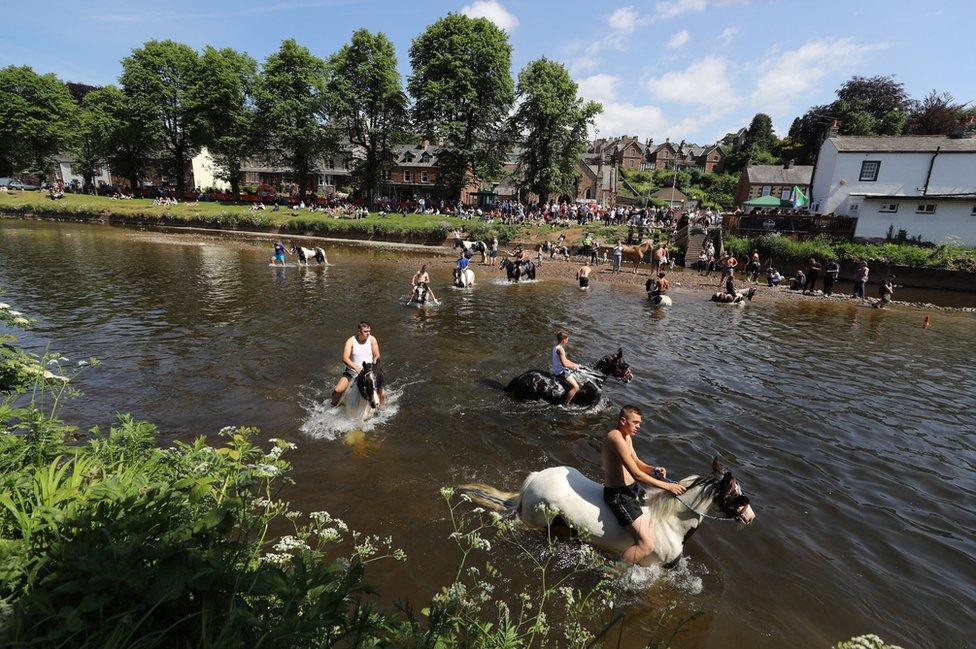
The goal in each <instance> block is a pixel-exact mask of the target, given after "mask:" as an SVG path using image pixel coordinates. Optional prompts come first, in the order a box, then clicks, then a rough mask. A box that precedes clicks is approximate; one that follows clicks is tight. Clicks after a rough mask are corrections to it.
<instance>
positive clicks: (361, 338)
mask: <svg viewBox="0 0 976 649" xmlns="http://www.w3.org/2000/svg"><path fill="white" fill-rule="evenodd" d="M372 331H373V328H372V326H370V324H369V322H367V321H366V320H362V321H360V323H359V328H358V330H357V331H356V335H355V336H350V337H349V339H348V340H346V344H345V346H344V347H343V348H342V362H343V364H344V365H345V366H346V368H345V370H343V372H342V376H340V377H339V381H338V382H337V383H336V384H335V387H334V388H332V407H333V408H334V407H336V406H338V405H339V402H340V401H342V395H343V394H345V392H346V389H348V388H349V383H350V382H351V381H355V380H356V377H357V376H358V375H359V372H361V371H362V369H363V363H372V364H373V365H375V364H377V363H379V362H380V345H379V343H378V342H376V338H374V337H373V334H372ZM376 391H377V392H378V393H379V397H380V405H381V406H382V405H383V404H385V403H386V387H385V386H383V385H382V384H379V385H377V386H376Z"/></svg>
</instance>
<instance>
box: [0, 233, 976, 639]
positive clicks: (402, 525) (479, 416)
mask: <svg viewBox="0 0 976 649" xmlns="http://www.w3.org/2000/svg"><path fill="white" fill-rule="evenodd" d="M269 254H270V253H269V251H268V250H265V249H262V248H257V247H255V246H249V245H243V244H238V243H230V242H223V241H220V240H217V239H214V238H200V239H191V238H188V237H172V236H167V235H160V234H154V233H149V232H140V231H135V230H124V229H115V228H109V227H101V226H90V225H67V224H50V223H28V222H19V221H2V222H0V294H2V297H3V300H4V301H7V302H10V303H12V304H15V305H16V308H19V309H21V310H22V311H25V312H28V313H31V314H36V315H37V317H38V319H39V324H38V326H37V327H36V328H35V329H34V330H32V331H31V332H29V333H27V334H25V335H23V337H22V338H23V340H24V341H25V342H26V343H27V345H28V346H29V347H30V348H31V349H33V350H35V351H42V350H43V349H44V348H45V346H47V345H50V347H51V348H52V349H56V350H58V351H60V352H61V353H63V354H64V355H65V356H67V357H69V358H71V359H78V358H83V357H88V356H97V357H99V358H100V359H101V360H102V364H101V365H100V366H98V367H96V368H93V369H92V370H90V371H88V372H86V373H84V374H83V375H82V376H81V377H80V378H79V380H78V384H79V387H80V388H81V389H82V390H83V391H84V393H85V397H84V398H83V399H77V400H74V401H71V402H69V403H68V404H66V406H65V410H64V413H63V415H64V417H65V418H66V419H67V420H68V421H70V422H72V423H74V424H77V425H79V426H81V427H89V426H93V425H96V424H98V425H102V426H104V425H106V424H108V423H110V422H111V420H112V417H113V414H114V413H116V412H131V413H133V414H134V415H135V416H137V417H139V418H145V419H149V420H152V421H154V422H156V423H158V424H159V426H160V428H161V430H162V431H163V433H164V435H165V439H164V440H163V441H164V442H165V441H166V439H172V438H180V439H189V438H192V437H193V436H196V435H201V434H202V435H212V434H213V433H215V432H216V431H217V430H219V429H220V428H221V427H223V426H225V425H232V424H234V425H237V424H240V425H243V424H247V425H253V426H259V427H260V428H261V429H262V430H263V434H264V435H266V436H267V437H282V438H285V439H288V440H291V441H293V442H295V443H297V444H298V445H299V450H298V451H297V452H295V453H294V454H293V456H292V458H291V459H292V460H293V462H294V464H295V469H294V473H293V477H294V479H295V481H296V484H295V485H294V487H292V488H290V489H289V491H288V493H287V497H288V498H289V499H291V501H292V502H293V503H295V504H296V505H297V506H299V507H301V508H302V509H305V510H306V511H312V510H319V509H328V510H330V511H331V512H333V513H335V514H337V515H339V516H342V517H343V518H345V519H346V520H347V521H348V522H349V523H350V524H351V525H352V526H353V527H355V528H358V529H360V530H363V531H366V532H370V533H379V534H383V535H387V534H391V535H393V537H394V539H395V541H396V543H397V544H398V545H399V546H400V547H403V548H404V549H405V550H406V551H407V553H408V555H409V556H410V560H409V561H408V562H407V563H406V564H405V565H402V564H401V565H396V566H392V565H387V566H378V567H377V568H376V570H374V571H373V572H372V573H371V574H372V579H373V581H374V583H377V584H379V586H380V589H381V593H382V596H383V597H385V598H386V599H387V600H388V601H392V600H393V599H394V598H395V597H399V596H406V597H409V598H410V599H411V600H413V601H415V602H422V601H426V599H427V598H429V597H430V595H431V594H432V593H433V592H434V591H435V589H436V588H438V587H439V585H440V584H443V583H446V582H447V581H448V580H449V579H450V577H451V574H452V567H453V565H454V558H455V555H454V552H453V550H452V546H451V544H450V543H449V542H448V541H447V539H446V537H447V535H448V533H449V531H450V527H449V522H448V520H447V518H446V509H445V507H444V506H443V504H442V502H441V501H440V499H439V496H438V488H439V487H440V486H442V485H455V484H459V483H462V482H469V481H482V482H487V483H490V484H493V485H495V486H498V487H500V488H505V489H512V490H514V489H517V487H518V485H519V484H520V483H521V481H522V479H523V478H524V476H525V474H526V473H527V472H529V471H532V470H536V469H540V468H543V467H546V466H552V465H559V464H568V465H573V466H576V467H578V468H580V469H581V470H582V471H583V472H584V473H586V474H588V475H590V476H591V477H594V478H596V479H599V472H600V469H599V447H600V439H601V435H602V434H603V433H604V432H605V431H606V429H607V427H608V426H609V425H610V424H612V423H613V417H612V413H613V412H614V410H613V409H612V408H613V407H616V406H619V405H620V404H622V403H625V402H633V403H637V404H639V405H640V406H641V407H643V408H644V410H645V415H646V416H645V422H646V423H645V426H644V428H643V430H642V431H641V434H640V437H639V439H638V440H637V448H638V452H639V453H640V454H641V455H642V456H644V457H645V458H647V459H649V460H651V461H653V462H657V463H662V464H665V465H666V466H667V467H668V468H669V469H670V471H671V472H672V474H676V475H683V474H688V473H699V472H702V471H705V470H706V469H707V467H708V466H709V463H710V461H711V458H712V456H713V455H715V454H716V453H720V454H721V455H722V456H723V457H724V458H725V460H726V462H727V464H728V465H729V466H730V467H731V468H732V469H733V470H734V471H735V473H736V475H737V477H738V478H739V481H740V483H741V484H742V486H743V488H744V490H745V492H746V493H747V494H748V495H749V496H750V497H751V498H752V502H753V506H754V508H755V509H756V512H757V514H758V518H757V521H756V522H755V524H753V525H752V526H750V527H748V528H745V529H740V528H739V527H738V526H736V525H733V524H727V523H718V522H711V521H706V523H705V525H704V526H703V528H702V530H701V531H700V532H699V533H698V534H697V535H696V536H695V537H694V539H693V540H692V541H691V542H690V543H689V545H688V547H687V549H686V555H687V558H686V559H685V560H683V561H682V562H681V563H680V564H679V565H678V566H677V567H675V568H674V569H670V570H651V571H643V572H639V573H633V574H629V575H625V576H624V577H622V578H621V580H620V581H619V582H618V586H619V587H620V588H621V590H624V589H625V587H626V588H627V589H629V590H630V591H631V592H632V594H631V595H630V596H627V597H626V598H625V599H629V601H631V604H630V605H629V606H630V610H631V614H630V616H629V617H628V622H627V626H626V628H625V632H624V638H625V644H627V645H631V646H636V645H640V644H641V641H642V640H643V639H644V638H645V636H646V633H645V632H644V631H642V629H641V627H642V625H644V624H647V623H648V622H650V621H651V620H653V619H654V615H655V612H656V611H657V610H658V608H659V607H660V606H661V605H663V604H664V603H666V602H669V601H671V600H676V601H677V602H678V603H679V608H678V614H679V615H683V614H688V613H690V612H692V611H694V610H703V611H705V615H703V616H702V617H700V618H698V619H697V620H695V621H694V622H693V623H692V624H691V625H689V627H688V629H687V631H686V632H685V633H683V634H681V635H680V636H679V637H678V640H677V643H678V646H687V647H698V646H707V647H743V648H746V647H749V648H753V647H784V646H796V647H814V646H816V647H826V646H831V644H832V643H833V642H835V641H837V640H839V639H843V638H846V637H849V636H851V635H854V634H860V633H866V632H879V633H881V634H882V635H883V636H884V637H885V638H886V639H888V640H889V641H892V642H897V643H902V644H904V645H906V646H911V647H963V646H972V645H971V642H972V633H973V631H974V630H976V626H974V618H973V611H976V594H974V593H976V560H974V559H976V542H974V540H973V534H974V531H976V530H974V527H976V525H974V523H976V519H974V515H973V511H974V505H976V499H974V495H976V479H974V475H976V474H974V469H976V453H974V447H976V444H974V435H973V426H974V422H976V397H974V392H973V386H974V380H976V343H974V334H976V317H974V316H973V315H972V314H962V313H934V314H933V315H932V324H931V326H930V327H929V328H928V329H924V328H923V327H922V326H921V325H922V318H923V312H921V311H918V310H912V309H898V308H893V309H891V310H888V311H878V310H874V309H870V308H864V307H859V306H854V305H851V304H836V303H825V302H822V301H809V302H801V303H788V302H779V303H769V302H765V303H764V302H763V301H761V300H759V301H757V302H754V303H752V304H750V305H748V306H747V307H745V308H735V307H727V306H720V305H714V304H711V303H707V302H705V301H704V300H703V299H702V296H701V295H700V294H695V293H683V292H681V291H680V290H678V291H676V292H675V293H674V301H675V305H674V306H673V307H672V308H671V309H669V310H667V311H656V310H654V309H652V308H650V307H649V306H648V305H647V304H646V300H645V299H644V298H643V295H642V293H641V292H640V291H636V290H634V289H632V288H612V287H610V286H609V285H607V284H603V283H599V282H597V283H596V284H595V285H594V287H593V289H592V290H591V291H590V292H589V293H581V292H580V291H578V290H577V289H576V288H574V287H573V286H571V285H568V284H564V283H558V282H537V283H534V284H531V285H525V286H507V285H505V284H504V283H502V282H498V281H495V280H497V279H498V275H497V274H493V273H490V272H489V271H486V270H484V269H482V268H480V267H475V272H476V273H477V275H478V278H477V285H476V287H475V288H474V290H471V291H452V290H450V289H448V288H447V285H448V284H449V278H450V276H449V266H448V265H447V263H446V262H445V263H444V264H442V265H438V266H437V267H436V268H434V272H433V276H434V288H435V290H436V291H437V293H438V297H440V298H441V299H442V304H441V305H440V306H439V307H438V308H435V309H411V308H406V307H404V306H403V304H402V301H403V299H404V298H405V297H406V294H407V293H408V287H409V279H410V276H411V274H412V273H413V272H414V270H415V266H416V260H415V258H411V257H410V256H408V255H403V254H396V253H391V252H386V251H379V252H369V251H363V250H356V249H342V248H335V249H330V250H329V260H330V262H331V263H332V264H333V265H332V266H330V267H328V268H325V269H301V268H296V267H289V268H285V269H275V268H269V267H268V260H269ZM496 272H497V271H496ZM360 318H367V319H369V320H371V321H372V322H373V327H374V331H375V333H376V335H377V337H378V340H379V342H380V344H381V347H382V352H383V363H384V365H385V368H386V375H387V378H388V380H389V381H390V385H391V396H392V401H393V407H391V408H390V409H389V410H388V412H387V413H386V414H385V415H383V417H382V418H380V419H378V420H376V421H374V422H372V424H371V426H369V427H368V430H366V431H365V432H362V431H359V430H355V428H356V427H354V426H350V425H348V422H343V421H338V420H337V419H336V417H335V416H334V415H333V414H331V413H330V412H328V409H327V408H325V407H324V406H323V403H324V401H325V399H326V398H327V395H328V391H329V389H330V388H331V385H332V383H333V382H334V381H335V379H336V378H337V377H338V375H339V373H340V371H341V367H340V363H339V352H340V350H341V347H342V344H343V341H344V340H345V339H346V337H348V336H349V335H351V334H352V333H353V332H354V328H355V324H356V322H357V321H358V320H359V319H360ZM557 327H565V328H567V329H568V330H569V331H571V332H572V333H573V337H572V340H571V345H570V348H569V352H570V355H571V356H572V357H574V358H578V359H580V360H583V361H585V362H590V363H592V362H594V361H595V360H596V359H598V358H599V357H600V356H602V355H604V354H606V353H608V352H610V351H612V350H615V349H616V348H617V347H618V346H619V347H622V348H623V349H624V350H625V353H626V355H627V357H628V359H629V360H630V362H631V364H632V365H633V367H634V370H635V376H636V378H635V380H634V381H633V382H632V383H630V384H629V385H626V386H625V385H621V384H619V383H611V384H609V387H608V390H607V396H608V398H609V401H610V403H611V404H612V406H611V407H610V408H607V409H605V410H604V411H602V412H593V413H579V412H566V411H562V410H559V409H552V408H543V407H539V406H531V405H520V404H517V403H515V402H513V401H512V400H511V399H510V398H509V397H507V396H506V395H505V394H504V393H502V392H500V391H499V390H498V389H497V384H498V383H505V382H507V381H508V379H509V378H511V377H512V376H514V375H515V374H516V373H518V372H521V371H523V370H525V369H528V368H531V367H545V365H546V363H547V361H548V350H549V348H550V345H551V338H552V334H553V331H554V330H555V329H556V328H557ZM527 537H528V538H529V540H530V541H532V542H535V543H539V544H540V545H541V537H540V538H535V537H533V536H532V535H531V534H530V535H527ZM561 547H563V548H564V551H565V552H566V553H567V555H568V556H569V555H571V554H572V545H571V544H570V545H566V546H561ZM494 552H495V557H494V558H495V559H496V560H497V561H498V563H499V564H503V565H504V564H506V563H511V558H512V557H511V556H510V555H506V554H505V553H508V552H509V550H507V549H505V548H496V549H495V550H494ZM567 562H568V563H571V562H572V558H571V556H569V558H568V559H567ZM633 593H637V594H636V595H634V594H633Z"/></svg>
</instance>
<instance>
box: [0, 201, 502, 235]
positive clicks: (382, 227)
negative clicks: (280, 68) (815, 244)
mask: <svg viewBox="0 0 976 649" xmlns="http://www.w3.org/2000/svg"><path fill="white" fill-rule="evenodd" d="M0 212H4V213H7V214H30V213H41V214H55V215H64V216H67V217H88V218H97V217H109V216H110V217H116V218H122V219H127V220H132V221H138V222H142V223H145V222H149V223H153V222H158V223H172V222H173V221H177V222H179V221H183V222H185V223H186V225H195V226H200V227H214V228H226V229H239V230H247V229H249V228H255V229H271V230H280V231H282V232H287V231H289V230H295V231H302V232H309V231H311V232H314V233H315V234H320V235H322V236H328V235H339V236H353V237H357V238H364V239H371V238H388V239H413V240H417V239H419V240H424V241H426V242H428V243H433V242H438V243H439V242H441V241H443V240H444V239H446V238H447V236H448V234H449V233H450V231H451V230H452V229H453V228H455V227H463V228H464V230H465V231H466V232H468V233H470V235H471V236H476V237H481V238H486V237H491V236H493V235H494V236H497V237H498V239H499V240H500V241H503V242H505V241H509V240H510V239H512V238H514V237H515V236H516V235H517V232H518V229H517V228H515V227H514V226H506V225H502V224H498V223H492V224H488V223H478V222H473V221H462V220H460V219H458V218H455V217H449V216H443V215H422V214H408V215H407V216H401V215H399V214H390V215H386V216H380V215H379V214H377V213H371V214H370V215H369V216H368V217H367V218H365V219H346V218H335V217H333V216H331V215H328V214H323V213H309V212H307V211H302V212H298V211H294V210H288V209H282V210H281V211H279V212H272V211H271V210H270V209H268V210H264V211H258V212H256V211H253V210H251V208H250V207H248V206H243V205H221V204H219V203H207V202H201V203H197V204H186V203H183V204H180V205H170V206H162V205H153V202H152V200H150V199H140V198H136V199H132V200H113V199H111V198H106V197H103V196H86V195H81V194H66V195H65V197H64V199H62V200H58V201H51V200H50V199H48V198H47V196H46V194H44V193H42V192H19V193H16V194H6V195H0Z"/></svg>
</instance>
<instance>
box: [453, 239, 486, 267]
mask: <svg viewBox="0 0 976 649" xmlns="http://www.w3.org/2000/svg"><path fill="white" fill-rule="evenodd" d="M454 247H455V248H460V249H461V250H463V251H464V254H465V255H467V256H468V258H469V259H470V258H471V256H472V255H473V254H474V253H476V252H480V253H481V263H483V264H487V263H488V253H489V251H490V250H491V246H489V245H488V244H487V243H485V242H484V241H466V240H464V239H455V240H454Z"/></svg>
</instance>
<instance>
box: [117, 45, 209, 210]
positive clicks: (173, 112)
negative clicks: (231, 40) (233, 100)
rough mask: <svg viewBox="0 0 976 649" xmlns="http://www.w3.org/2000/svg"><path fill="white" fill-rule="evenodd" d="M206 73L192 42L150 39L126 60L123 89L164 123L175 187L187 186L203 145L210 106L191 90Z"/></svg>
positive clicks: (133, 102)
mask: <svg viewBox="0 0 976 649" xmlns="http://www.w3.org/2000/svg"><path fill="white" fill-rule="evenodd" d="M201 74H202V70H201V67H200V57H199V56H198V55H197V53H196V51H194V50H193V48H191V47H190V46H189V45H185V44H183V43H177V42H175V41H171V40H165V41H155V40H153V41H147V42H146V43H145V44H144V45H143V46H142V47H140V48H136V49H134V50H133V51H132V54H130V55H129V56H127V57H125V58H124V59H122V76H121V77H119V81H120V82H121V83H122V90H123V92H125V94H126V96H127V97H128V100H129V104H130V106H131V107H132V108H133V110H134V111H136V112H137V113H139V114H145V115H152V116H153V118H154V119H155V121H156V122H157V123H158V124H159V132H160V134H161V135H162V138H161V144H162V147H163V149H164V151H165V152H166V156H165V159H164V162H165V164H166V167H167V168H168V170H169V171H170V173H171V174H172V175H173V176H174V177H175V178H176V192H177V194H180V195H182V194H183V192H184V191H185V190H186V170H187V166H188V164H189V162H190V160H191V159H192V158H193V156H195V155H196V153H197V151H198V148H199V138H200V134H201V132H202V130H201V128H200V125H199V120H200V117H201V114H202V113H203V111H204V110H206V109H207V108H206V107H205V106H199V105H198V104H196V103H195V102H194V94H193V92H192V89H193V87H194V84H195V83H197V82H198V79H199V77H200V76H201Z"/></svg>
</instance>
